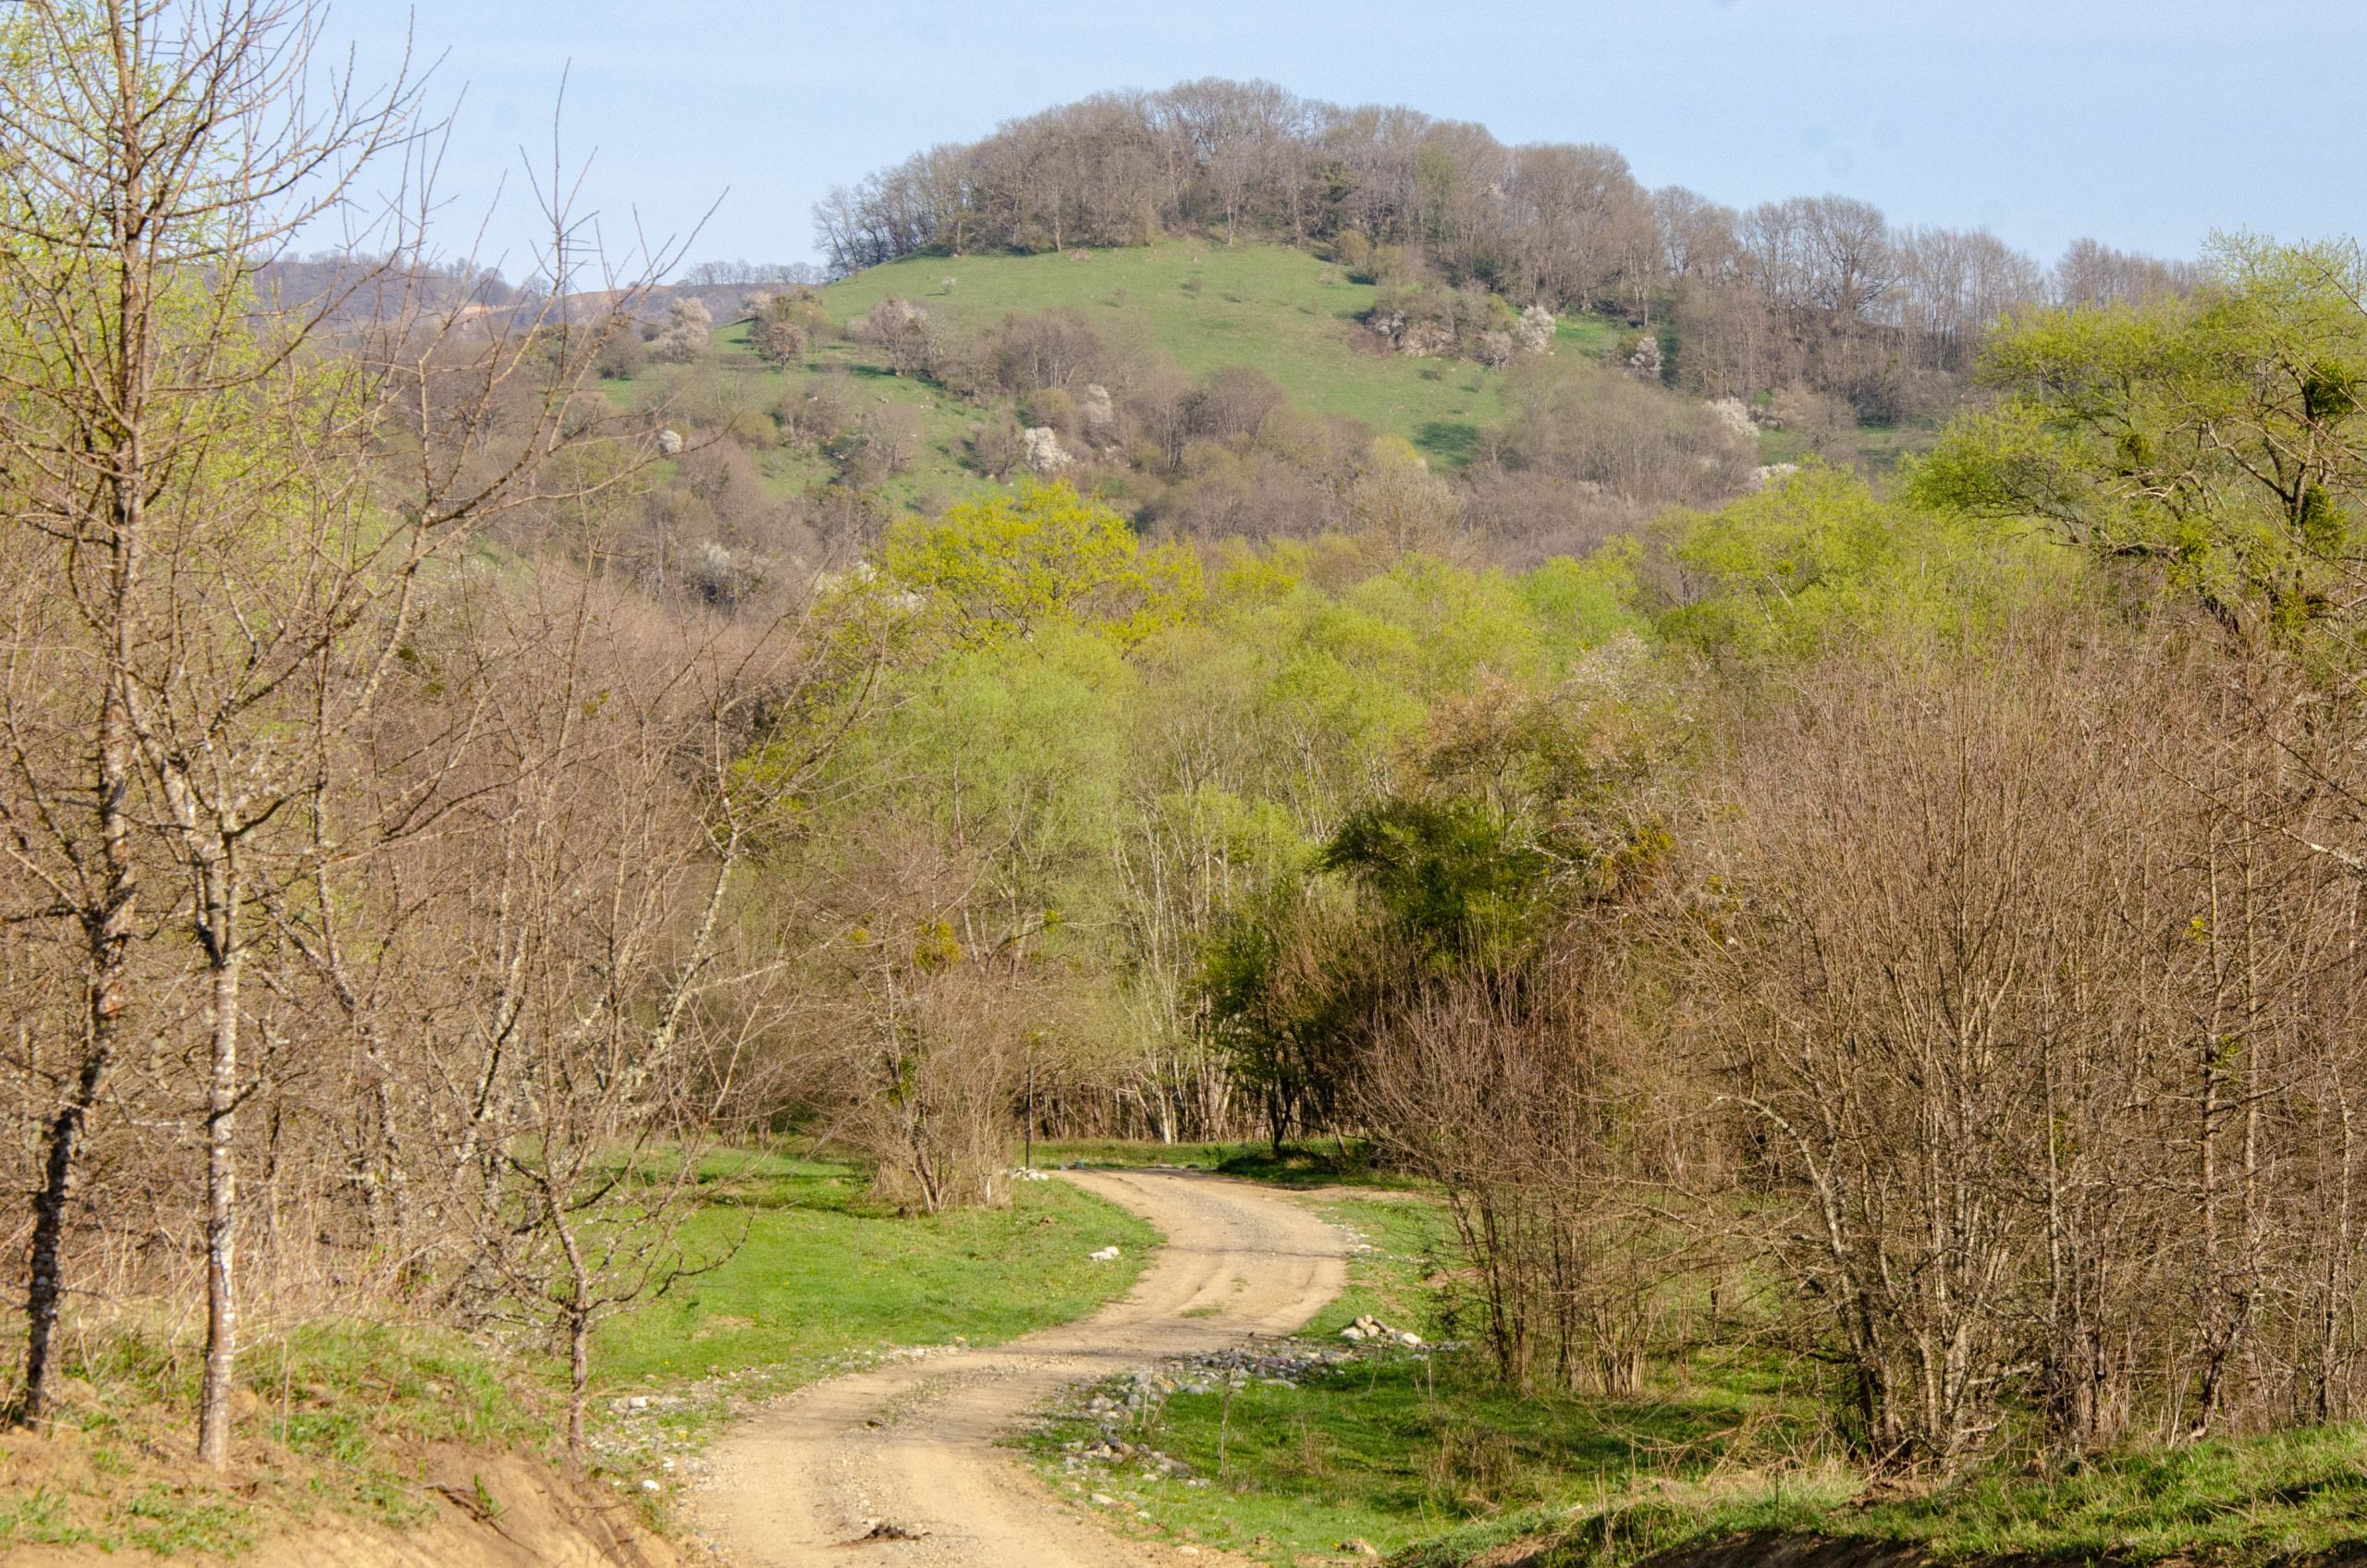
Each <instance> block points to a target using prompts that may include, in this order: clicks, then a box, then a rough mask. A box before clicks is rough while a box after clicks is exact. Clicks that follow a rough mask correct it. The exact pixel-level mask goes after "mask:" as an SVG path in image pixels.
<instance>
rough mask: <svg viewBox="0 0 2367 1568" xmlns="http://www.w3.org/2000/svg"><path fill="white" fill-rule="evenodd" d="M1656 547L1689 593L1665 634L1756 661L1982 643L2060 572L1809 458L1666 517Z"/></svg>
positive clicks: (1661, 619)
mask: <svg viewBox="0 0 2367 1568" xmlns="http://www.w3.org/2000/svg"><path fill="white" fill-rule="evenodd" d="M1650 540H1651V543H1652V545H1654V546H1655V548H1656V549H1657V550H1659V551H1661V552H1664V556H1665V558H1666V559H1667V561H1668V562H1669V563H1670V564H1671V566H1673V567H1674V569H1675V570H1677V571H1679V572H1681V573H1683V574H1684V577H1685V579H1686V584H1685V588H1684V590H1683V592H1682V593H1681V594H1667V592H1666V590H1664V589H1663V590H1662V594H1663V595H1664V597H1665V598H1666V599H1668V600H1672V601H1674V602H1669V603H1668V604H1667V607H1666V608H1664V609H1662V611H1661V613H1660V614H1659V615H1658V617H1657V618H1656V623H1657V630H1658V631H1659V632H1660V634H1661V635H1662V637H1664V638H1666V639H1668V640H1669V641H1671V642H1674V643H1686V644H1690V645H1693V646H1695V647H1698V648H1701V649H1703V650H1705V651H1716V652H1719V653H1723V654H1727V655H1740V656H1743V657H1748V658H1760V659H1764V658H1771V657H1798V656H1801V655H1808V654H1812V653H1816V652H1818V651H1820V650H1821V649H1823V648H1825V647H1827V646H1828V645H1830V644H1831V643H1833V642H1834V640H1835V639H1863V638H1865V637H1868V636H1870V635H1875V634H1881V633H1897V634H1900V635H1903V636H1908V637H1913V636H1916V635H1920V634H1927V633H1936V634H1939V635H1942V636H1950V637H1960V636H1963V635H1966V634H1968V633H1970V634H1977V633H1978V632H1979V631H1981V629H1983V628H1984V627H1987V626H1991V625H1993V624H1994V621H1995V619H1996V617H1997V616H1998V615H1999V614H2000V613H2001V612H2002V611H2003V610H2004V609H2005V607H2006V606H2008V605H2009V604H2011V603H2015V602H2027V601H2028V599H2029V597H2030V594H2031V593H2032V592H2033V591H2034V590H2035V591H2041V592H2042V591H2043V590H2044V587H2045V585H2046V583H2047V582H2048V580H2049V579H2050V578H2054V579H2057V580H2059V578H2060V575H2061V573H2060V572H2059V571H2048V570H2045V569H2044V568H2043V567H2038V568H2035V569H2034V567H2033V564H2032V562H2031V559H2030V553H2029V552H2028V551H2027V550H2025V549H2020V548H2017V545H2015V543H2014V542H2013V541H2011V540H2010V539H2007V538H2005V537H2003V536H2000V535H1996V534H1993V533H1988V532H1987V531H1985V530H1983V529H1981V528H1979V527H1978V526H1975V525H1972V524H1969V523H1968V522H1966V521H1962V520H1961V519H1958V518H1955V517H1951V516H1950V515H1949V514H1947V513H1945V512H1934V511H1932V510H1930V509H1927V508H1920V507H1916V506H1911V505H1907V504H1902V503H1900V502H1897V501H1893V500H1886V499H1884V498H1883V497H1881V496H1877V495H1876V494H1875V493H1874V492H1873V491H1872V490H1871V489H1870V488H1869V487H1868V486H1867V484H1866V483H1865V481H1863V480H1862V479H1860V478H1858V476H1856V475H1855V474H1852V473H1850V472H1847V471H1846V470H1842V469H1834V468H1829V467H1826V466H1824V465H1822V464H1820V463H1815V462H1811V463H1809V465H1808V466H1807V467H1805V468H1803V469H1802V470H1801V471H1800V472H1798V473H1796V474H1793V475H1790V476H1788V477H1787V478H1784V479H1783V480H1780V481H1778V482H1777V483H1775V484H1771V485H1769V486H1768V487H1767V488H1765V489H1764V490H1761V491H1759V492H1758V493H1756V494H1754V495H1750V496H1744V497H1742V498H1741V499H1739V500H1736V501H1734V502H1731V503H1729V504H1728V505H1726V506H1724V507H1722V508H1719V509H1718V510H1717V511H1714V512H1707V513H1703V512H1692V511H1684V510H1676V511H1672V512H1670V513H1668V514H1667V515H1665V516H1663V517H1662V518H1661V519H1660V520H1659V521H1657V522H1655V523H1654V524H1653V526H1652V529H1651V533H1650Z"/></svg>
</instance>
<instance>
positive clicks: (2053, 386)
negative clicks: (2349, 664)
mask: <svg viewBox="0 0 2367 1568" xmlns="http://www.w3.org/2000/svg"><path fill="white" fill-rule="evenodd" d="M2214 260H2215V263H2216V264H2215V268H2214V273H2215V276H2214V281H2213V282H2212V284H2211V285H2210V286H2209V287H2206V288H2203V289H2201V290H2200V291H2198V292H2197V293H2195V294H2194V295H2193V296H2192V297H2191V298H2179V297H2177V296H2174V295H2167V294H2164V295H2159V296H2156V297H2154V298H2152V299H2150V300H2145V301H2143V302H2142V303H2139V304H2134V305H2117V306H2113V307H2110V308H2103V309H2099V308H2094V307H2081V308H2078V309H2072V310H2056V311H2044V312H2034V313H2032V314H2030V315H2028V316H2025V317H2023V318H2021V319H2018V320H2016V321H2013V322H2010V323H2008V324H2006V325H2004V326H2002V327H2001V328H2000V329H1999V330H1997V331H1996V332H1995V333H1994V334H1993V335H1992V337H1991V338H1990V340H1989V343H1988V346H1987V348H1986V350H1985V354H1984V361H1983V370H1982V376H1983V379H1984V380H1985V381H1986V382H1987V383H1988V384H1989V385H1990V386H1994V387H1995V388H1997V389H1998V390H1999V391H2000V393H2002V395H2003V396H2002V398H2001V400H2000V402H1999V404H1998V406H1997V408H1996V409H1995V410H1994V411H1993V412H1991V413H1989V414H1986V415H1982V416H1980V417H1977V418H1971V419H1968V420H1964V421H1962V422H1960V423H1957V424H1956V426H1954V427H1953V428H1952V429H1951V430H1950V431H1949V432H1948V434H1947V435H1946V437H1945V438H1944V440H1943V441H1942V442H1941V443H1940V444H1939V446H1938V447H1936V448H1935V449H1934V450H1933V451H1932V453H1931V454H1930V456H1929V457H1928V458H1926V459H1922V460H1921V461H1919V462H1918V463H1916V464H1915V465H1913V467H1912V468H1911V470H1910V473H1911V480H1910V486H1909V493H1910V495H1911V496H1913V497H1914V498H1915V499H1917V500H1918V501H1919V502H1921V503H1923V504H1925V505H1930V506H1953V507H1959V508H1964V509H1966V510H1968V511H1970V512H1973V513H1976V514H1978V515H1981V516H1984V517H1993V518H2002V519H2015V520H2028V521H2032V522H2035V523H2038V524H2040V525H2041V526H2042V527H2044V528H2045V529H2047V530H2048V531H2050V532H2051V533H2054V535H2056V536H2057V537H2059V538H2061V539H2063V540H2065V541H2067V542H2068V543H2070V544H2073V545H2078V546H2079V547H2080V548H2082V549H2085V550H2087V551H2090V552H2091V553H2092V554H2094V555H2096V556H2099V557H2133V558H2139V559H2144V560H2150V561H2154V562H2158V563H2160V564H2161V565H2162V566H2163V567H2164V568H2165V569H2166V570H2168V572H2169V574H2170V577H2171V580H2172V581H2173V582H2176V583H2177V584H2178V585H2179V586H2181V587H2183V588H2185V589H2186V590H2188V591H2189V592H2191V593H2193V594H2195V595H2196V596H2197V597H2198V598H2200V599H2201V601H2202V602H2203V603H2204V604H2205V605H2206V606H2209V607H2210V608H2211V609H2212V611H2213V612H2214V614H2216V615H2217V616H2219V617H2220V618H2221V619H2222V620H2224V621H2225V622H2226V623H2227V624H2228V626H2229V627H2230V628H2231V629H2235V630H2238V631H2241V632H2242V633H2243V634H2244V635H2247V636H2251V637H2264V638H2267V639H2269V640H2272V641H2274V640H2276V639H2279V638H2283V637H2287V636H2289V635H2291V634H2292V633H2294V632H2295V631H2298V630H2299V629H2300V628H2301V627H2302V626H2304V625H2306V624H2307V623H2309V622H2311V621H2312V620H2316V619H2323V618H2325V617H2328V616H2332V615H2337V614H2340V613H2343V611H2344V609H2345V607H2346V606H2348V604H2349V600H2350V599H2351V598H2352V597H2354V596H2355V593H2356V577H2357V562H2358V559H2359V557H2360V552H2361V543H2360V535H2359V533H2358V522H2357V513H2358V509H2359V507H2360V505H2361V500H2362V498H2367V420H2362V419H2361V397H2362V395H2363V394H2367V312H2362V310H2361V299H2362V298H2367V256H2362V254H2361V250H2360V248H2359V246H2358V244H2357V243H2356V242H2355V241H2349V240H2344V241H2339V242H2328V243H2322V244H2314V245H2277V244H2274V243H2271V242H2268V241H2265V240H2261V239H2252V238H2250V237H2238V238H2233V239H2221V240H2220V241H2219V242H2218V244H2217V249H2216V254H2215V257H2214Z"/></svg>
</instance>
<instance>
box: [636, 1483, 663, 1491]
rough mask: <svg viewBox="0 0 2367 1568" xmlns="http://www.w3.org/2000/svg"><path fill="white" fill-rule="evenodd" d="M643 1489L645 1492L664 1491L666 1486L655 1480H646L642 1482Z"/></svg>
mask: <svg viewBox="0 0 2367 1568" xmlns="http://www.w3.org/2000/svg"><path fill="white" fill-rule="evenodd" d="M641 1489H642V1490H643V1491H645V1492H662V1491H664V1490H665V1489H666V1488H663V1487H661V1486H659V1485H658V1484H657V1483H656V1482H655V1481H644V1482H642V1484H641Z"/></svg>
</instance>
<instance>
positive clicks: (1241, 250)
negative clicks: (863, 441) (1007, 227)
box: [822, 239, 1611, 467]
mask: <svg viewBox="0 0 2367 1568" xmlns="http://www.w3.org/2000/svg"><path fill="white" fill-rule="evenodd" d="M1080 256H1081V257H1085V258H1087V259H1085V260H1082V261H1079V260H1073V259H1072V257H1080ZM1327 276H1329V277H1331V278H1333V279H1334V281H1332V282H1330V283H1327V282H1325V281H1324V279H1325V278H1326V277H1327ZM948 277H951V278H953V279H954V280H955V282H954V286H953V287H952V288H950V289H949V288H945V287H944V283H943V280H944V279H945V278H948ZM1194 279H1197V280H1198V282H1199V288H1198V289H1197V290H1196V291H1194V290H1191V289H1188V288H1186V287H1185V285H1186V284H1187V283H1189V282H1191V281H1192V280H1194ZM1377 292H1378V290H1377V289H1375V288H1373V287H1372V286H1371V285H1369V284H1362V283H1354V282H1350V281H1348V280H1347V277H1346V276H1345V274H1344V273H1343V271H1342V269H1340V268H1337V267H1334V266H1332V265H1331V264H1330V263H1326V262H1324V261H1322V260H1320V259H1319V258H1318V257H1316V256H1315V255H1313V254H1312V253H1310V252H1308V251H1301V250H1296V249H1293V248H1291V247H1288V246H1280V245H1240V246H1236V247H1234V248H1233V249H1230V250H1228V249H1226V248H1225V247H1224V246H1222V245H1212V244H1207V243H1203V242H1200V241H1196V240H1180V239H1178V240H1167V241H1164V242H1162V243H1160V244H1157V245H1149V246H1144V247H1140V248H1137V249H1132V250H1124V251H1071V252H1069V253H1068V254H1066V255H1061V254H1043V255H1034V256H1010V255H991V256H952V257H949V256H914V257H908V258H906V259H905V260H903V261H900V262H890V263H887V264H886V265H884V266H877V267H872V268H869V269H867V270H866V271H864V272H860V273H857V274H856V275H855V276H852V277H850V278H847V279H845V280H844V281H842V282H839V283H834V284H832V285H830V286H829V287H828V288H825V289H824V290H823V291H822V299H823V300H824V303H825V304H826V305H827V306H828V310H829V312H830V315H831V317H832V318H833V319H834V320H839V321H847V320H852V319H853V318H854V317H856V316H859V315H862V314H863V313H864V312H866V311H868V310H870V309H871V307H872V306H873V305H875V304H877V302H878V301H880V300H884V299H886V298H888V296H889V295H891V294H901V295H902V296H904V297H905V298H906V299H908V300H912V301H913V302H914V303H915V304H917V305H919V306H920V307H921V308H922V309H924V310H926V311H927V312H930V314H931V315H933V316H935V317H937V318H938V319H939V320H941V321H943V322H945V323H947V324H949V325H954V326H957V327H959V328H962V329H964V330H975V329H976V328H978V327H982V326H987V325H992V324H993V323H995V322H998V321H1000V320H1001V319H1002V316H1003V314H1004V312H1009V311H1018V312H1034V311H1042V310H1049V309H1051V308H1053V307H1055V306H1066V307H1069V308H1071V309H1073V310H1077V311H1080V312H1083V313H1084V315H1085V319H1086V320H1087V321H1089V322H1091V323H1092V324H1093V326H1094V328H1095V330H1096V331H1098V332H1099V333H1101V334H1102V335H1103V336H1104V337H1107V338H1110V339H1115V340H1119V341H1123V340H1125V339H1127V338H1130V337H1134V338H1140V339H1143V340H1147V342H1149V343H1150V344H1152V345H1153V346H1154V347H1156V348H1158V349H1160V350H1161V351H1162V352H1164V353H1165V354H1167V355H1168V357H1169V358H1171V359H1172V360H1174V361H1176V363H1178V364H1180V365H1182V366H1183V367H1184V370H1186V371H1188V372H1190V373H1191V374H1194V375H1204V374H1208V372H1210V371H1215V370H1222V369H1224V368H1226V367H1227V366H1230V365H1250V366H1254V367H1255V368H1257V369H1258V370H1260V371H1263V372H1264V373H1265V374H1268V375H1269V376H1271V377H1272V378H1273V379H1274V382H1275V384H1276V385H1277V386H1281V387H1282V391H1283V392H1284V393H1285V394H1287V395H1288V397H1289V398H1290V400H1291V401H1292V402H1293V403H1294V404H1295V405H1297V406H1298V407H1299V408H1301V409H1304V410H1306V411H1308V412H1310V413H1318V414H1347V415H1349V416H1351V417H1353V418H1355V419H1360V420H1362V421H1364V422H1365V423H1367V424H1368V425H1370V426H1372V428H1373V430H1374V432H1375V433H1376V434H1382V433H1386V434H1392V435H1403V436H1404V437H1405V438H1406V439H1407V440H1409V441H1411V442H1413V443H1414V445H1415V446H1416V447H1418V448H1420V449H1421V450H1422V451H1423V453H1424V454H1425V455H1426V456H1428V457H1429V458H1430V459H1431V460H1432V461H1433V462H1440V463H1442V464H1444V465H1447V466H1455V467H1459V466H1461V464H1462V463H1463V462H1464V461H1465V460H1466V458H1467V455H1468V452H1469V449H1470V447H1471V446H1472V443H1473V442H1474V440H1475V439H1476V437H1477V436H1478V430H1479V427H1480V426H1481V425H1485V424H1497V423H1502V421H1503V418H1504V406H1503V398H1502V388H1503V376H1502V374H1501V373H1498V372H1495V371H1489V370H1483V369H1482V368H1480V367H1479V366H1478V365H1476V364H1472V363H1469V362H1467V361H1452V360H1438V359H1409V358H1405V357H1403V356H1400V355H1396V354H1380V353H1371V352H1367V351H1364V350H1362V349H1358V348H1356V347H1355V346H1353V340H1354V339H1355V337H1356V335H1358V334H1364V335H1365V336H1366V337H1369V336H1370V335H1369V333H1368V332H1367V329H1366V328H1365V327H1364V325H1362V324H1361V323H1359V322H1357V321H1356V320H1355V317H1356V316H1357V315H1358V314H1359V313H1361V312H1364V311H1367V310H1368V309H1370V308H1371V306H1372V301H1373V296H1374V295H1375V294H1376V293H1377ZM1610 335H1611V334H1610V329H1609V327H1608V325H1607V324H1601V323H1595V322H1591V321H1583V322H1576V323H1572V324H1569V325H1568V327H1567V328H1566V329H1565V332H1564V344H1565V345H1566V349H1567V350H1575V351H1587V350H1591V349H1599V347H1600V342H1601V341H1602V340H1604V339H1605V338H1607V337H1609V336H1610ZM1426 371H1427V372H1432V373H1435V374H1436V378H1435V379H1432V378H1431V377H1429V376H1426V375H1425V374H1424V373H1425V372H1426Z"/></svg>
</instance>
